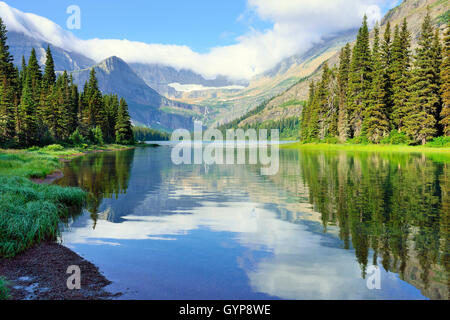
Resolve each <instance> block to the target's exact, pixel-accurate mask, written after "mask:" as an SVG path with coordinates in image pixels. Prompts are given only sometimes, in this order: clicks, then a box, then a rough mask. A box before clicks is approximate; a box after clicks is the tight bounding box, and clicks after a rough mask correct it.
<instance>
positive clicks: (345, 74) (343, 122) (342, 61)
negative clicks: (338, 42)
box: [338, 43, 352, 141]
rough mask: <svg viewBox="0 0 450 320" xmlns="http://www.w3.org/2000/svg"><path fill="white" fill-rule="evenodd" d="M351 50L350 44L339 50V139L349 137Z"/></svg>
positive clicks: (343, 139) (344, 139)
mask: <svg viewBox="0 0 450 320" xmlns="http://www.w3.org/2000/svg"><path fill="white" fill-rule="evenodd" d="M351 55H352V50H351V48H350V44H348V43H347V45H346V46H345V47H344V48H343V49H342V50H341V54H340V57H339V73H338V92H339V115H338V135H339V139H340V140H341V141H346V140H347V139H348V137H349V133H350V127H349V119H348V118H349V117H348V108H347V104H348V101H347V93H348V80H349V73H350V62H351Z"/></svg>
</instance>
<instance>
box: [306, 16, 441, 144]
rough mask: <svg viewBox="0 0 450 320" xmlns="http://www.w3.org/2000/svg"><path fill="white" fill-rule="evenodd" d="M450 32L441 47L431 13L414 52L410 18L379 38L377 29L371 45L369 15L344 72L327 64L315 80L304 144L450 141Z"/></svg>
mask: <svg viewBox="0 0 450 320" xmlns="http://www.w3.org/2000/svg"><path fill="white" fill-rule="evenodd" d="M449 30H450V28H447V32H446V37H445V39H444V45H442V42H441V36H440V34H439V30H438V29H437V28H434V27H433V25H432V21H431V17H430V15H429V14H427V16H426V18H425V20H424V22H423V25H422V30H421V33H420V36H419V45H418V48H417V49H416V51H415V54H414V55H412V53H411V49H410V46H411V45H410V42H411V41H410V38H411V35H410V33H409V31H408V25H407V23H406V19H405V20H404V22H403V24H402V25H401V26H396V27H395V28H394V32H393V34H392V30H391V26H390V25H389V23H388V24H387V26H386V30H385V33H384V35H383V37H382V39H380V34H379V27H378V26H376V27H375V29H374V37H373V42H372V46H371V45H370V40H369V39H370V34H369V28H368V25H367V18H365V19H364V21H363V25H362V27H361V29H360V30H359V34H358V37H357V41H356V44H355V46H354V48H353V50H352V49H351V47H350V45H347V46H346V47H345V48H343V49H342V51H341V55H340V64H339V67H337V68H332V69H330V68H329V67H328V65H327V64H325V65H324V68H323V74H322V79H321V80H320V81H319V82H318V83H315V82H312V83H311V86H310V94H309V101H308V104H307V106H306V107H305V108H304V110H303V113H302V121H301V122H302V128H301V140H302V141H305V142H316V141H325V140H329V139H331V140H336V139H338V140H339V141H341V142H349V143H359V144H367V143H373V144H379V143H392V144H412V145H417V144H421V145H426V144H427V143H428V142H430V141H432V140H433V139H434V138H436V137H439V136H443V135H445V136H449V135H450V111H449V108H450V98H449V95H450V93H449V91H450V90H449V89H450V88H449V76H450V75H449V74H450V72H449V63H450V60H449V59H450V39H449V37H450V36H449V32H450V31H449ZM432 145H436V143H435V144H432ZM437 145H442V143H441V142H437ZM444 145H445V143H444Z"/></svg>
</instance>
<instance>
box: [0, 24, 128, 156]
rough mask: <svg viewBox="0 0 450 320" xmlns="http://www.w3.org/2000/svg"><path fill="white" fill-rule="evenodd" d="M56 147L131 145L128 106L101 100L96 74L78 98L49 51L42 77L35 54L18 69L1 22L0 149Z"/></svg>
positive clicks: (110, 97)
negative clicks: (60, 144)
mask: <svg viewBox="0 0 450 320" xmlns="http://www.w3.org/2000/svg"><path fill="white" fill-rule="evenodd" d="M55 142H57V143H71V144H82V143H94V144H103V143H104V142H109V143H111V142H116V143H120V144H133V143H134V139H133V132H132V127H131V121H130V116H129V114H128V106H127V103H126V101H125V100H124V99H120V100H119V98H118V97H117V96H116V95H102V93H101V92H100V90H99V88H98V83H97V79H96V76H95V71H94V70H92V71H91V74H90V78H89V81H88V82H87V83H86V85H85V86H84V90H83V91H82V92H81V93H79V91H78V87H77V86H76V85H75V84H74V83H73V80H72V76H69V75H68V73H67V72H63V73H62V74H59V75H58V76H57V75H56V73H55V64H54V60H53V57H52V53H51V50H50V47H49V48H48V49H47V53H46V64H45V69H44V71H43V72H42V71H41V69H40V66H39V63H38V59H37V56H36V51H35V50H34V49H33V50H32V51H31V54H30V58H29V60H28V63H27V62H26V61H25V58H23V57H22V66H21V68H20V69H19V68H16V67H15V66H14V64H13V57H12V55H11V54H10V52H9V47H8V45H7V30H6V26H5V25H4V23H3V20H1V19H0V147H3V148H6V147H30V146H42V145H48V144H51V143H55Z"/></svg>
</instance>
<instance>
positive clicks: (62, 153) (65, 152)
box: [27, 144, 134, 158]
mask: <svg viewBox="0 0 450 320" xmlns="http://www.w3.org/2000/svg"><path fill="white" fill-rule="evenodd" d="M132 147H134V146H124V145H120V144H105V145H103V146H97V145H91V146H81V147H70V148H64V147H62V146H60V145H51V146H47V147H43V148H39V147H33V148H30V149H28V150H27V151H28V152H30V153H32V154H35V155H41V156H47V157H48V156H51V157H58V158H61V157H63V158H67V157H69V158H70V157H73V156H79V155H83V154H86V153H91V152H100V151H117V150H126V149H129V148H132Z"/></svg>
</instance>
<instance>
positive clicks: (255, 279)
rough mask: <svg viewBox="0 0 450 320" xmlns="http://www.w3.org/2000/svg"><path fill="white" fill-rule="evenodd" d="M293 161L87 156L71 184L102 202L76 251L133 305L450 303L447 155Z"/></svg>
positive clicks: (86, 221) (284, 156) (76, 239)
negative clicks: (269, 168) (269, 170)
mask: <svg viewBox="0 0 450 320" xmlns="http://www.w3.org/2000/svg"><path fill="white" fill-rule="evenodd" d="M280 156H281V159H280V172H279V173H278V174H277V175H276V176H272V177H267V176H260V174H259V173H260V171H259V168H258V167H257V166H248V165H247V166H246V165H242V166H227V165H222V166H210V167H205V166H173V165H172V164H171V162H170V147H163V148H158V149H137V150H131V151H124V152H117V153H102V154H95V155H89V156H86V157H82V158H78V159H75V160H74V161H73V162H71V163H70V164H68V165H67V167H66V168H65V170H64V174H65V176H64V178H63V179H62V180H61V181H59V182H58V183H60V184H63V185H73V186H81V187H83V188H85V189H87V190H89V191H90V193H91V195H90V197H89V202H88V205H87V208H86V211H85V213H84V214H82V215H81V216H80V217H78V218H77V219H76V220H75V221H73V223H71V225H70V228H69V229H67V230H66V231H65V232H64V233H63V240H64V243H65V244H66V245H68V246H70V247H72V248H73V249H74V250H76V251H77V252H79V253H82V254H83V255H84V256H86V258H88V259H89V260H91V261H93V262H94V263H96V264H97V265H98V266H99V267H100V269H101V270H103V271H104V272H105V274H106V275H107V277H109V278H110V279H111V280H113V281H114V282H115V283H116V284H117V290H125V289H127V288H131V289H130V290H128V291H127V293H126V295H125V298H155V299H165V298H170V299H177V298H180V299H205V298H210V299H216V298H217V299H220V298H227V299H240V298H242V299H265V298H283V299H380V298H386V299H420V298H424V297H428V298H432V299H448V290H449V282H448V274H449V273H448V272H449V269H448V268H449V257H448V254H449V242H448V234H449V230H448V226H449V214H450V213H449V198H448V193H449V169H448V162H447V161H446V160H447V159H444V160H443V161H442V159H432V158H429V157H425V156H422V155H409V154H401V155H390V154H387V155H378V154H345V153H336V152H335V153H329V152H327V153H325V152H297V151H282V152H281V155H280ZM372 265H376V266H380V268H381V270H382V272H381V277H382V290H368V288H367V286H366V280H365V278H367V275H366V270H367V268H368V267H369V266H372Z"/></svg>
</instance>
